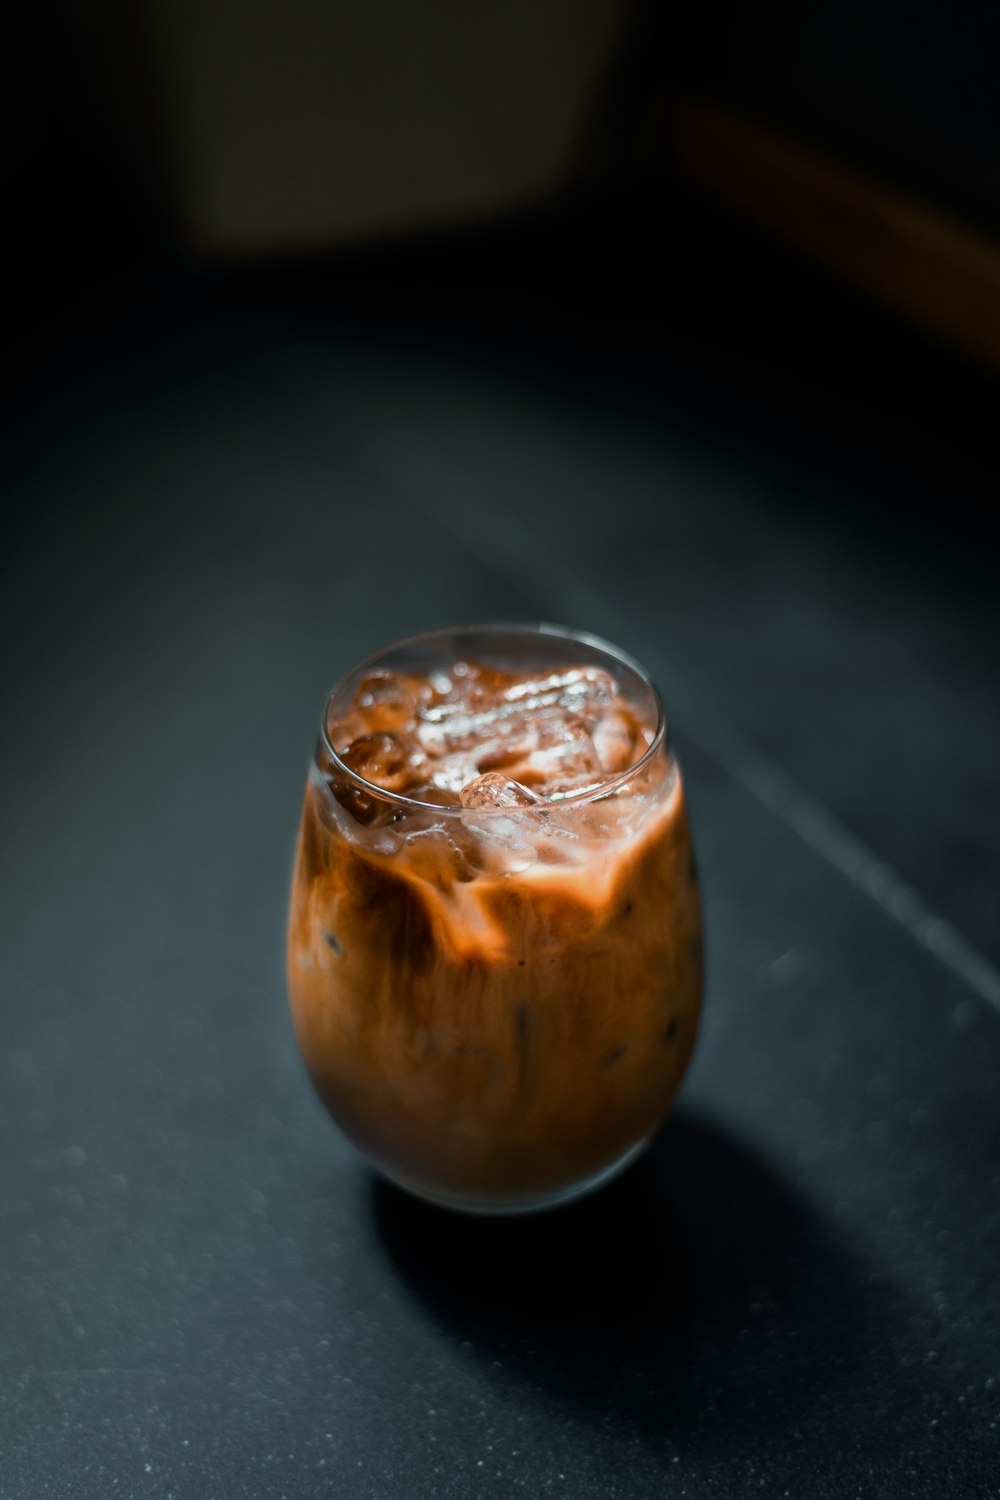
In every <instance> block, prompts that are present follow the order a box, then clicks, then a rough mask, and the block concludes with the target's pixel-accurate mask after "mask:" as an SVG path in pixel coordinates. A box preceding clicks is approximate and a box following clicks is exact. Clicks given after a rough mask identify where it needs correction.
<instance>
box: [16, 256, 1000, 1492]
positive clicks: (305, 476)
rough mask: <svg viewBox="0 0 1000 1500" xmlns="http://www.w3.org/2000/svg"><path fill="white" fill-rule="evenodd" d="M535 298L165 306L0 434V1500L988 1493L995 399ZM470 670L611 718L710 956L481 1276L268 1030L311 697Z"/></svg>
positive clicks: (817, 334) (311, 270) (585, 285)
mask: <svg viewBox="0 0 1000 1500" xmlns="http://www.w3.org/2000/svg"><path fill="white" fill-rule="evenodd" d="M706 235H708V237H709V239H711V238H712V235H711V233H710V231H709V230H706ZM545 243H546V245H547V246H548V247H549V248H547V249H544V250H543V251H540V252H535V251H533V252H532V254H535V255H537V259H530V257H529V262H528V263H526V260H525V257H528V251H527V250H525V249H524V246H523V244H522V243H521V242H520V241H516V242H515V243H514V244H513V247H512V246H511V245H510V244H501V246H500V249H499V250H496V249H488V250H484V249H483V248H482V246H481V245H479V244H478V242H477V243H476V244H474V245H472V246H467V247H464V248H462V247H460V249H459V250H458V251H455V250H452V251H450V252H449V254H451V255H452V257H453V259H452V261H451V262H448V260H447V257H445V258H444V261H443V262H442V261H441V259H440V257H438V258H435V255H434V254H433V253H432V252H430V251H427V250H424V251H420V252H419V253H416V252H414V254H413V255H411V256H410V257H409V258H407V257H406V256H405V255H403V254H402V253H401V254H400V256H399V257H398V259H397V260H393V258H392V257H391V256H388V257H385V258H384V260H383V261H382V262H379V263H378V264H377V265H376V266H375V269H374V270H372V269H370V268H369V267H368V263H367V262H364V263H361V262H359V263H358V264H355V263H354V262H352V261H351V260H350V258H348V259H347V261H346V262H344V261H341V262H336V263H334V265H333V266H332V267H330V266H327V267H321V266H316V265H313V266H303V267H301V268H299V269H298V270H294V269H293V270H291V271H286V272H279V273H273V274H272V273H260V274H258V273H247V274H244V275H235V274H234V275H233V276H229V277H227V276H220V277H208V278H205V277H204V276H194V277H189V276H185V275H179V274H178V275H177V276H176V277H173V278H169V285H165V284H161V283H159V282H157V283H156V284H154V285H151V286H147V287H145V288H143V289H142V290H141V292H138V293H136V292H134V290H133V292H131V293H130V294H129V295H130V298H131V300H129V299H127V298H126V299H124V300H123V303H122V309H121V310H120V311H119V314H118V318H117V321H115V322H114V323H108V324H105V323H104V322H102V320H101V318H100V317H98V316H94V317H92V318H91V319H90V320H89V321H88V320H87V318H86V317H83V318H82V319H81V320H80V321H79V322H78V323H77V325H76V331H75V333H74V335H73V337H72V338H71V339H70V338H68V337H67V338H64V339H63V341H62V342H61V343H60V341H59V339H58V338H57V337H56V338H53V339H52V340H51V341H50V344H49V345H48V346H47V351H46V353H45V357H44V358H43V359H40V361H39V362H38V364H37V367H35V368H32V369H31V370H29V371H27V372H26V373H25V374H24V377H23V380H22V381H21V382H20V383H19V384H18V386H17V395H16V399H13V398H12V400H11V402H10V403H9V407H8V416H9V418H10V433H9V439H10V440H9V442H8V443H7V446H6V449H5V455H6V456H5V468H4V489H5V492H6V496H7V522H6V523H5V524H6V527H7V546H6V547H5V549H4V559H3V590H2V595H0V611H2V615H3V644H2V652H3V668H4V677H3V681H4V687H3V717H2V724H3V734H2V738H0V768H2V777H3V780H2V785H3V795H4V811H3V830H4V836H3V840H2V845H0V896H2V904H0V910H2V913H3V945H2V991H0V1027H2V1033H0V1142H2V1150H0V1308H2V1324H0V1327H2V1337H0V1496H2V1497H3V1500H46V1497H57V1496H58V1497H61V1496H71V1497H82V1500H89V1497H94V1500H108V1497H112V1496H115V1497H118V1496H120V1497H128V1496H142V1497H145V1496H151V1497H153V1496H155V1497H163V1500H166V1497H169V1496H175V1497H178V1500H180V1497H187V1496H199V1497H201V1496H218V1497H220V1500H230V1497H237V1496H258V1495H266V1496H275V1497H280V1496H285V1497H288V1500H293V1497H296V1500H297V1497H308V1496H326V1495H329V1496H337V1497H345V1500H353V1497H359V1500H360V1497H386V1500H395V1497H407V1500H409V1497H424V1496H428V1497H429V1496H441V1497H456V1500H473V1497H477V1496H509V1495H513V1494H526V1495H549V1494H552V1495H564V1496H567V1497H570V1500H579V1497H586V1500H590V1497H594V1500H597V1497H601V1500H610V1497H614V1496H618V1497H623V1500H632V1497H647V1496H649V1497H652V1496H678V1497H680V1496H689V1497H692V1500H694V1497H702V1496H706V1497H707V1496H712V1497H723V1500H725V1497H733V1496H743V1495H758V1494H761V1495H766V1496H769V1497H775V1496H777V1497H782V1496H786V1497H809V1500H812V1497H816V1500H820V1497H830V1500H843V1497H850V1500H854V1497H858V1500H873V1497H878V1496H884V1497H895V1496H918V1497H925V1496H926V1497H928V1500H932V1497H933V1500H939V1497H942V1496H959V1497H964V1496H975V1497H982V1500H985V1497H988V1496H998V1495H1000V1290H998V1271H1000V1129H998V1127H1000V920H998V918H1000V896H998V890H1000V880H998V874H1000V793H998V785H1000V778H998V773H997V767H998V762H1000V751H998V746H1000V692H998V686H997V683H998V672H1000V667H998V662H1000V589H998V587H997V581H996V580H997V550H996V545H995V522H994V515H993V512H992V510H991V506H993V505H994V504H995V502H996V496H997V490H996V478H997V471H996V466H995V461H994V459H993V457H992V447H991V445H992V442H993V436H992V428H993V425H995V424H993V423H992V422H991V421H989V420H987V418H988V415H989V414H991V413H992V414H993V416H995V390H993V391H990V390H989V388H988V386H987V384H986V382H985V379H984V378H982V377H980V376H978V375H976V374H974V373H973V372H970V371H966V370H963V369H962V368H961V367H958V366H952V365H951V364H949V362H948V361H947V360H946V359H945V358H944V357H943V356H939V355H938V354H936V353H935V352H934V351H933V350H930V349H929V348H925V347H923V346H922V345H920V344H919V343H918V342H917V341H915V340H912V339H910V338H909V336H907V335H905V334H903V333H902V332H900V331H897V330H894V329H892V328H890V327H888V326H885V327H883V326H882V325H881V324H880V323H879V322H878V320H877V318H875V317H874V315H869V314H867V313H865V312H863V311H861V310H857V309H854V308H852V307H851V306H850V305H848V304H847V303H846V302H843V303H842V302H841V301H840V300H839V299H838V296H837V294H836V293H835V292H834V291H833V290H832V289H825V288H823V287H821V286H818V285H817V286H813V285H812V284H811V283H809V282H808V279H802V278H800V277H799V273H797V272H794V271H793V270H789V271H787V272H786V271H782V272H781V273H780V275H776V276H775V278H774V280H767V276H768V274H769V273H767V272H761V273H760V274H761V276H763V277H764V280H763V281H762V282H759V283H757V293H758V302H757V303H754V299H753V297H750V298H748V297H747V296H746V295H745V288H744V289H743V291H741V294H740V295H739V296H736V295H735V294H727V293H725V292H724V291H722V292H720V293H719V295H720V296H721V298H722V302H723V305H722V309H721V311H720V309H719V307H718V305H717V297H716V291H718V283H716V282H714V281H712V278H711V277H709V278H707V279H706V281H705V282H704V283H703V284H701V289H700V291H699V289H698V286H697V285H694V290H693V291H692V290H690V287H689V283H688V282H687V281H686V280H685V278H686V277H687V276H688V274H689V273H690V274H691V276H692V278H693V280H692V283H691V284H694V282H696V280H697V278H696V277H695V275H694V273H695V270H696V268H697V265H698V264H699V263H700V261H701V255H700V252H699V251H698V249H697V247H696V248H695V250H694V251H692V252H691V256H690V264H687V263H685V264H683V265H681V266H680V267H679V268H675V269H678V271H679V275H678V277H677V278H675V279H674V281H673V290H672V291H671V292H669V293H666V292H665V293H664V294H663V296H662V297H661V298H660V300H658V301H656V302H655V305H654V304H653V303H652V302H651V301H650V291H649V287H650V279H649V276H648V274H647V277H646V279H645V281H644V282H643V283H642V289H641V290H640V291H633V290H632V289H630V286H629V276H628V266H627V264H626V263H625V262H624V261H623V259H622V256H621V253H620V252H619V254H618V258H617V259H616V260H614V261H613V262H612V263H611V265H610V266H609V267H608V268H607V270H608V277H607V280H608V281H609V282H611V283H612V285H611V288H610V290H609V289H608V286H607V285H605V288H604V290H605V293H606V294H607V298H608V306H607V308H605V309H604V313H606V315H603V314H602V309H601V307H598V308H597V309H596V310H595V307H594V297H595V283H594V282H593V281H592V280H587V279H585V278H584V277H582V276H581V275H576V279H575V280H574V274H575V273H574V269H573V256H572V253H571V246H572V243H573V239H572V236H570V237H569V239H568V240H567V238H566V237H565V236H564V237H563V239H561V240H560V238H559V235H558V234H556V236H555V238H554V240H546V241H545ZM553 246H554V248H553ZM609 253H610V252H609ZM747 253H748V256H749V257H750V258H751V259H752V256H753V254H754V253H755V252H754V251H753V249H752V248H751V249H750V250H749V251H748V252H747ZM421 256H423V259H422V260H421ZM518 256H520V257H521V259H520V261H518V260H517V257H518ZM455 257H457V260H456V259H455ZM470 257H471V261H470ZM476 257H479V259H478V260H477V259H476ZM459 262H460V263H461V264H462V265H463V266H464V267H465V271H466V273H468V270H469V265H470V263H471V264H472V266H473V270H474V273H475V274H474V275H472V276H468V275H467V280H466V282H465V283H464V291H461V292H456V291H455V288H454V286H453V285H452V284H451V280H452V278H451V277H450V275H449V272H448V266H449V264H450V265H451V266H452V267H454V265H455V264H457V263H459ZM515 262H517V264H518V265H519V267H520V272H519V274H520V279H519V282H518V290H517V294H516V296H515V295H514V293H512V292H511V291H510V289H509V287H508V288H507V290H506V291H505V286H507V281H508V279H509V276H510V268H511V265H512V264H514V263H515ZM432 264H433V265H436V266H437V270H436V271H435V272H434V274H431V273H430V272H429V271H428V266H429V265H432ZM526 264H527V269H526ZM358 265H361V266H362V268H361V269H360V270H359V269H358ZM442 265H443V267H444V269H443V270H442V269H441V266H442ZM414 266H416V267H417V269H416V270H414ZM716 269H718V266H716ZM646 271H647V273H648V271H649V267H648V266H647V267H646ZM593 272H594V265H593V263H591V265H590V268H589V272H588V275H589V276H590V277H592V276H593ZM411 277H412V281H411V280H409V279H408V278H411ZM422 278H423V279H422ZM796 278H799V279H796ZM567 280H568V283H569V284H568V288H567V287H566V286H564V282H565V281H567ZM469 282H476V283H477V289H478V297H476V296H474V295H473V291H472V290H470V287H469ZM776 282H780V283H781V286H780V296H779V294H778V291H777V290H776ZM762 286H763V287H764V288H765V290H767V292H768V296H769V297H771V298H772V302H771V303H768V304H767V305H763V304H761V303H760V301H759V298H760V297H761V296H763V293H762V292H761V287H762ZM526 287H527V288H528V289H527V290H525V288H526ZM727 296H728V299H729V300H728V302H727V301H726V297H727ZM463 298H464V299H465V300H463ZM598 300H600V299H598ZM748 303H749V304H750V305H749V310H748ZM484 305H487V306H488V307H490V308H492V311H491V312H490V313H488V314H484V313H483V312H482V308H483V306H484ZM470 309H478V311H470ZM486 618H505V619H515V618H516V619H539V618H541V619H548V620H557V621H560V622H563V623H565V624H569V625H573V626H577V627H581V628H585V629H590V630H593V631H596V632H598V633H600V634H603V635H605V636H607V637H610V638H611V639H613V640H615V641H617V642H618V643H619V644H620V645H622V646H624V647H626V648H627V649H629V650H631V651H632V652H633V653H634V654H636V655H637V656H638V657H639V658H640V659H641V660H643V661H644V662H645V663H646V665H647V666H648V667H649V668H650V669H651V671H652V673H653V675H654V676H655V677H656V679H657V680H658V681H659V683H660V685H661V687H662V689H663V692H664V696H665V699H666V702H667V707H668V712H669V714H670V718H671V724H672V733H673V736H674V740H675V743H676V745H677V747H678V750H679V753H680V756H681V762H682V766H683V769H684V773H685V776H686V779H687V784H688V788H689V795H690V803H691V812H692V821H693V828H694V834H695V840H696V845H697V851H698V857H699V865H700V870H701V876H702V881H703V889H704V896H705V905H706V917H707V927H708V963H709V969H708V984H707V994H706V1008H705V1015H704V1023H703V1028H702V1033H701V1037H700V1041H699V1046H698V1049H697V1053H696V1057H695V1061H694V1063H693V1066H692V1069H691V1072H690V1074H689V1076H688V1079H687V1081H686V1083H685V1086H684V1089H683V1092H682V1096H681V1099H680V1102H679V1105H678V1108H677V1110H676V1113H675V1115H674V1117H673V1119H672V1121H671V1122H670V1123H669V1124H668V1126H667V1127H666V1129H665V1130H664V1131H663V1133H662V1135H661V1137H660V1139H659V1140H658V1142H657V1143H656V1145H655V1146H654V1147H653V1149H652V1150H651V1151H650V1152H649V1153H648V1155H647V1156H646V1157H645V1158H644V1159H643V1160H642V1161H641V1162H640V1164H639V1165H638V1166H637V1167H636V1168H634V1169H633V1170H632V1171H631V1172H630V1173H629V1174H628V1175H627V1176H626V1177H625V1178H624V1179H622V1180H621V1181H619V1182H618V1183H617V1184H615V1185H614V1186H613V1187H612V1188H610V1189H608V1190H606V1191H605V1192H604V1193H602V1194H600V1195H599V1196H596V1197H594V1198H593V1199H591V1200H589V1201H587V1202H584V1203H581V1204H579V1205H577V1206H574V1207H572V1208H569V1209H566V1210H563V1211H560V1212H558V1213H553V1214H549V1215H543V1216H539V1217H537V1218H531V1219H524V1220H518V1221H506V1222H497V1221H478V1220H466V1219H462V1218H460V1217H456V1216H452V1215H449V1214H446V1213H443V1212H440V1211H436V1210H432V1209H430V1208H427V1207H424V1206H422V1205H420V1204H418V1203H416V1202H413V1201H410V1200H407V1199H406V1198H404V1197H403V1196H402V1195H401V1194H399V1193H398V1192H397V1191H395V1190H393V1189H390V1188H388V1187H385V1186H382V1185H381V1184H379V1183H378V1182H376V1181H375V1180H374V1179H373V1177H372V1176H371V1175H370V1173H369V1172H368V1171H367V1170H366V1168H365V1167H364V1165H363V1164H362V1162H361V1161H360V1160H359V1158H358V1157H357V1156H356V1155H355V1154H354V1152H353V1151H352V1150H351V1149H350V1147H348V1146H347V1144H346V1143H345V1142H344V1141H343V1140H342V1139H341V1138H340V1136H339V1135H338V1133H337V1132H336V1130H335V1129H334V1127H333V1126H332V1125H331V1124H330V1122H329V1120H328V1119H327V1117H326V1116H325V1115H324V1113H323V1111H322V1109H321V1106H320V1105H319V1103H318V1102H317V1100H316V1099H315V1097H314V1096H313V1094H312V1092H311V1090H310V1087H309V1085H308V1083H307V1081H306V1078H305V1074H304V1071H303V1068H302V1065H301V1063H300V1060H299V1057H298V1054H297V1052H296V1048H295V1044H294V1040H293V1036H292V1032H291V1028H290V1023H289V1020H288V1016H287V1008H286V1000H285V993H284V978H283V929H284V919H285V907H286V901H287V893H288V882H289V874H290V861H291V854H292V848H293V842H294V835H295V828H296V821H297V816H298V810H299V801H300V797H301V792H302V786H303V778H304V774H305V769H306V762H307V758H308V755H309V753H310V750H311V747H312V743H313V738H314V733H315V728H316V724H317V720H318V714H319V710H320V706H321V703H322V700H323V697H324V694H325V691H326V690H327V688H328V687H329V686H331V685H332V683H333V681H334V680H335V679H336V678H337V677H338V676H339V675H340V674H341V673H342V672H343V671H344V670H345V669H346V668H347V667H348V666H349V665H350V664H351V663H352V662H353V661H354V660H355V659H356V658H357V657H358V656H360V655H361V654H363V653H366V652H368V651H370V650H373V649H375V648H376V647H378V646H379V645H381V644H383V643H385V642H387V641H389V640H390V639H392V638H395V637H397V636H399V635H401V634H405V633H408V632H411V631H414V630H418V629H423V628H429V627H431V626H434V625H439V624H450V623H458V622H467V621H474V620H481V619H486Z"/></svg>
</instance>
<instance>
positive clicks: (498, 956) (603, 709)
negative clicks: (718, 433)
mask: <svg viewBox="0 0 1000 1500" xmlns="http://www.w3.org/2000/svg"><path fill="white" fill-rule="evenodd" d="M701 971H702V959H701V912H700V905H699V898H698V888H697V881H696V876H695V869H694V860H693V855H692V848H691V839H690V834H689V831H688V824H687V817H686V814H685V807H684V794H683V789H682V785H681V779H680V774H679V771H678V768H677V765H676V762H675V760H674V759H673V756H672V755H671V753H670V751H669V749H668V746H667V743H666V737H665V730H664V724H663V716H662V711H661V709H660V705H659V700H658V698H657V696H656V693H655V691H654V690H653V689H652V687H651V686H650V684H649V682H648V680H647V679H646V678H645V676H644V675H643V674H642V673H641V671H640V670H639V669H638V668H637V667H636V666H635V665H634V664H633V663H631V662H629V661H628V660H627V659H626V658H624V657H623V656H621V655H620V654H618V653H617V652H615V651H614V650H613V649H612V648H611V647H607V646H604V645H603V644H601V643H598V642H595V641H593V640H591V639H589V638H583V637H580V636H576V635H573V634H571V633H569V632H564V631H558V630H554V629H546V628H537V627H523V628H493V629H487V628H481V629H475V630H471V629H470V630H467V631H453V632H442V633H439V634H435V635H430V636H423V637H417V638H415V639H414V640H411V641H407V642H403V643H401V644H400V645H398V646H396V647H393V648H390V649H389V650H388V651H387V652H385V653H383V654H381V655H380V656H379V657H378V658H375V659H373V660H371V661H369V662H367V663H364V664H363V665H362V666H361V667H359V668H357V669H356V670H355V671H354V672H353V673H351V674H350V675H349V677H348V678H347V679H345V681H344V683H343V684H342V685H341V687H340V688H338V689H337V690H336V691H335V692H334V693H333V695H332V696H331V698H330V700H329V702H328V705H327V709H326V716H325V722H324V725H323V729H322V732H321V735H320V739H319V744H318V747H317V752H316V756H315V760H314V764H313V765H312V767H311V770H310V776H309V782H308V786H307V790H306V796H305V804H304V808H303V813H302V824H301V830H300V836H299V844H298V851H297V856H296V864H295V874H294V880H293V890H292V902H291V914H290V921H289V938H288V974H289V988H290V996H291V1006H292V1015H293V1019H294V1023H295V1029H296V1034H297V1036H298V1040H299V1044H300V1047H301V1050H302V1054H303V1056H304V1058H305V1061H306V1064H307V1066H308V1069H309V1072H310V1074H311V1077H312V1079H313V1082H314V1084H315V1086H316V1088H317V1090H318V1092H319V1094H320V1096H321V1098H322V1099H323V1101H324V1102H325V1104H326V1105H327V1107H328V1109H329V1111H330V1113H331V1114H332V1116H333V1117H334V1119H335V1120H336V1121H337V1123H338V1124H339V1125H340V1126H341V1128H342V1129H343V1130H344V1132H345V1133H346V1134H347V1136H348V1137H349V1138H350V1139H351V1140H352V1141H353V1142H354V1143H355V1144H356V1145H357V1146H358V1147H359V1148H360V1150H361V1151H362V1152H364V1153H365V1155H366V1156H367V1157H368V1158H369V1159H370V1160H371V1162H372V1163H373V1164H374V1165H375V1166H377V1167H378V1168H379V1169H380V1170H381V1171H382V1172H383V1173H384V1174H385V1175H387V1176H388V1177H390V1178H392V1179H394V1180H395V1181H396V1182H398V1183H400V1184H401V1185H403V1186H404V1187H407V1188H409V1189H411V1190H412V1191H414V1192H416V1193H418V1194H421V1195H422V1196H424V1197H427V1198H431V1199H434V1200H436V1201H438V1202H441V1203H445V1204H450V1205H453V1206H455V1207H462V1208H468V1209H474V1210H476V1209H477V1210H484V1211H489V1210H495V1211H504V1210H507V1211H516V1210H521V1209H527V1208H534V1207H541V1206H544V1205H546V1204H549V1203H554V1202H558V1201H561V1200H562V1199H564V1198H567V1197H571V1196H574V1195H575V1194H577V1193H579V1192H582V1191H586V1190H587V1189H589V1188H590V1187H592V1186H594V1185H596V1184H597V1183H599V1182H601V1181H603V1180H604V1179H605V1178H606V1177H608V1176H610V1175H612V1174H613V1173H614V1172H615V1171H617V1170H619V1169H620V1168H621V1166H623V1165H624V1164H625V1163H627V1162H628V1161H629V1160H630V1159H631V1157H632V1156H633V1155H634V1154H636V1153H637V1152H638V1151H639V1150H641V1148H642V1146H643V1145H644V1144H645V1142H646V1141H647V1140H648V1139H649V1137H650V1135H651V1134H652V1133H653V1132H654V1131H655V1130H656V1128H657V1126H658V1125H660V1123H661V1122H662V1121H663V1119H664V1117H665V1115H666V1113H667V1111H668V1109H669V1107H670V1104H671V1102H672V1100H673V1097H674V1094H675V1092H676V1090H677V1087H678V1085H679V1083H680V1081H681V1077H682V1075H683V1072H684V1069H685V1066H686V1064H687V1061H688V1058H689V1056H690V1053H691V1049H692V1047H693V1045H694V1040H695V1033H696V1030H697V1026H698V1017H699V1011H700V1004H701V978H702V973H701Z"/></svg>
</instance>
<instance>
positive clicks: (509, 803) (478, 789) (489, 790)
mask: <svg viewBox="0 0 1000 1500" xmlns="http://www.w3.org/2000/svg"><path fill="white" fill-rule="evenodd" d="M459 795H460V797H461V799H462V806H463V807H471V808H483V807H532V806H535V805H537V803H538V802H539V801H540V800H541V799H540V798H539V797H537V796H536V795H535V793H534V792H532V791H530V790H529V789H528V787H526V786H522V785H521V783H520V782H519V781H511V779H510V778H509V777H508V776H504V774H503V773H502V772H501V771H487V772H486V774H485V776H477V777H476V779H475V780H474V781H470V782H468V784H467V785H466V786H463V788H462V790H461V792H460V794H459Z"/></svg>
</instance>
